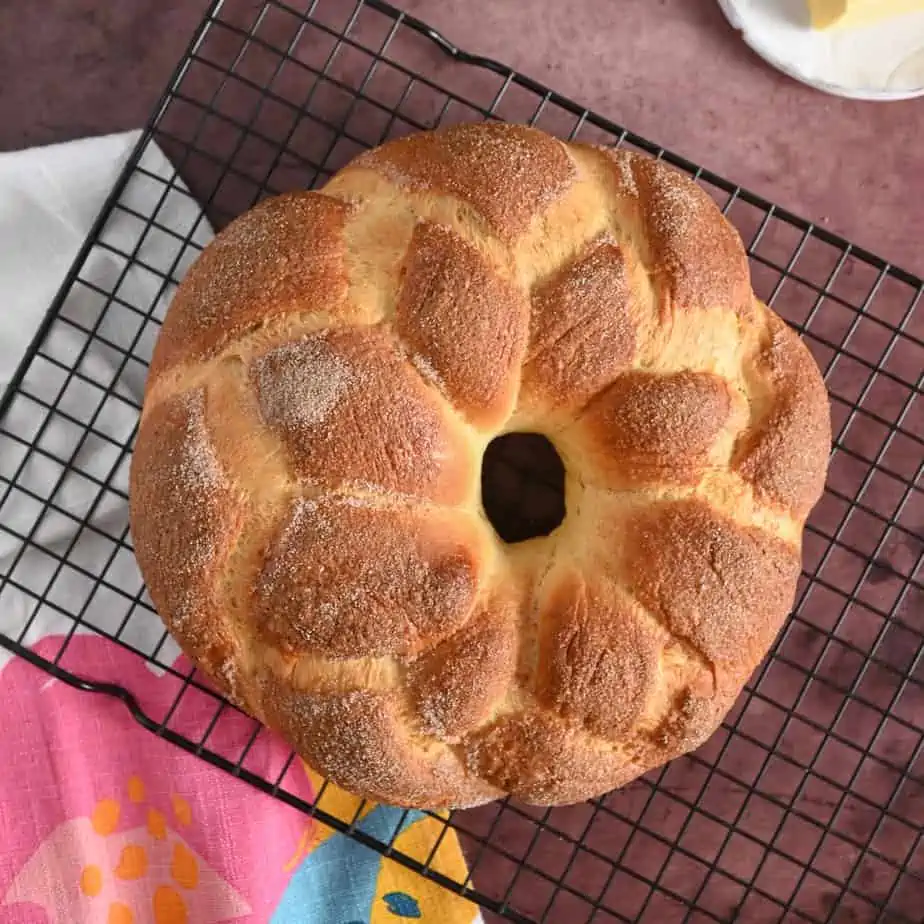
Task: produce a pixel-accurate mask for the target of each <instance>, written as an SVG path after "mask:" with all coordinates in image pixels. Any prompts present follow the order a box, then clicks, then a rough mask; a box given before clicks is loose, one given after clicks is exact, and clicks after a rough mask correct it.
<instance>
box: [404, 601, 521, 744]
mask: <svg viewBox="0 0 924 924" xmlns="http://www.w3.org/2000/svg"><path fill="white" fill-rule="evenodd" d="M507 610H508V615H507V616H505V615H504V614H503V613H498V611H497V607H496V606H492V607H490V608H489V609H488V610H487V611H486V612H484V613H483V614H481V615H480V616H479V617H475V618H473V619H472V620H471V622H469V624H468V625H466V626H464V627H463V629H462V630H461V631H460V632H457V633H456V634H455V635H453V636H452V637H451V638H449V639H447V640H446V641H445V642H443V643H442V644H440V645H438V646H437V647H436V648H434V649H433V650H432V651H431V652H430V653H429V654H428V655H426V656H425V657H423V658H421V659H420V660H419V661H417V662H416V663H415V664H414V666H413V668H412V669H411V672H410V675H409V678H408V679H409V683H410V686H411V689H412V690H413V693H414V698H415V701H416V704H417V712H418V714H419V715H420V718H421V723H422V725H423V728H424V730H425V731H426V732H427V733H428V734H431V735H434V736H436V737H437V738H439V739H441V740H443V741H458V739H459V738H460V737H461V736H462V735H464V734H466V733H467V732H468V731H470V730H472V729H474V728H477V727H478V726H479V725H482V724H483V723H484V722H485V721H487V720H488V718H490V716H491V713H492V711H493V710H494V708H495V706H496V704H497V702H498V701H499V700H500V699H501V698H502V697H503V695H504V693H505V691H506V690H507V689H508V687H509V686H510V682H511V680H512V678H513V674H514V671H515V670H516V653H517V643H516V634H515V627H514V623H513V613H512V612H510V608H509V607H507Z"/></svg>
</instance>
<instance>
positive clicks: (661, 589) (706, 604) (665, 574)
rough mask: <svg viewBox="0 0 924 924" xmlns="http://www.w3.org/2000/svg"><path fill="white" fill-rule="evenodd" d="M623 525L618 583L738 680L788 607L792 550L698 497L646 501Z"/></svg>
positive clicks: (793, 576) (796, 560)
mask: <svg viewBox="0 0 924 924" xmlns="http://www.w3.org/2000/svg"><path fill="white" fill-rule="evenodd" d="M628 528H629V529H630V530H631V534H632V536H633V541H632V542H631V543H626V545H625V546H624V548H623V562H622V568H623V577H624V580H625V586H626V587H627V588H628V589H629V590H630V591H631V592H632V593H633V594H634V595H635V597H636V599H638V601H639V602H640V603H641V604H642V606H644V607H645V608H646V609H647V610H648V611H649V612H650V613H652V614H653V615H654V616H656V617H657V618H658V619H660V620H661V622H662V623H663V624H664V625H665V626H667V627H668V629H669V630H670V631H671V633H672V634H673V635H674V636H675V637H677V638H680V639H683V640H685V641H687V642H689V643H690V644H691V645H692V646H693V647H694V648H695V649H696V650H697V651H699V652H700V653H701V654H702V655H703V657H705V658H706V659H707V660H708V661H709V662H710V663H711V664H712V665H713V668H714V670H715V671H716V674H717V675H718V677H719V679H721V676H722V675H725V674H728V675H732V676H733V677H734V678H735V680H736V681H737V682H738V683H739V684H740V683H743V682H744V680H746V679H747V675H748V674H750V672H751V670H753V669H754V667H756V666H757V664H758V663H759V661H760V659H761V658H762V657H763V656H764V654H765V653H766V651H767V649H768V648H769V646H770V643H771V642H772V641H773V638H774V636H775V635H776V633H777V632H778V631H779V630H780V627H781V626H782V624H783V620H784V619H785V618H786V616H787V614H788V609H789V606H790V605H791V603H792V600H793V597H794V595H795V589H796V580H797V578H798V576H799V570H800V556H799V554H798V551H797V550H796V549H793V548H792V547H791V546H789V545H787V544H786V543H783V542H781V541H779V540H777V539H774V538H773V537H771V536H769V535H768V534H766V533H764V532H761V531H760V530H758V529H754V528H748V527H746V526H742V525H740V524H738V523H735V522H734V521H731V520H729V519H727V518H726V517H724V516H722V515H720V514H718V513H717V512H716V511H715V510H714V509H713V508H712V507H711V506H709V505H708V504H706V503H704V502H702V501H677V502H666V503H660V504H653V505H651V506H649V507H647V508H645V509H644V510H642V511H640V512H639V513H638V514H637V515H636V516H635V517H634V518H633V519H632V520H631V522H630V523H629V525H628ZM742 673H743V674H744V675H743V676H742Z"/></svg>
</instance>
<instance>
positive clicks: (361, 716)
mask: <svg viewBox="0 0 924 924" xmlns="http://www.w3.org/2000/svg"><path fill="white" fill-rule="evenodd" d="M263 714H264V718H265V720H266V722H267V723H268V724H269V725H271V726H272V727H273V728H275V729H276V730H277V731H279V732H280V733H281V734H282V735H284V736H285V737H286V738H287V739H288V740H289V741H291V742H292V744H293V745H294V747H295V748H296V750H298V752H299V754H301V756H302V757H303V758H304V759H305V760H306V761H307V762H308V763H309V764H310V765H311V766H312V767H314V768H315V769H316V770H317V771H319V772H320V773H322V774H323V775H324V776H327V777H329V778H330V779H332V780H336V781H337V783H338V784H339V785H341V786H343V787H344V788H346V789H348V790H349V791H351V792H355V793H362V794H364V795H365V796H367V797H369V798H372V799H378V800H380V801H386V802H393V803H398V804H401V805H426V806H430V807H432V808H443V807H450V806H457V805H478V804H480V803H483V802H488V801H490V800H491V799H495V798H497V796H498V795H500V793H499V792H498V790H497V789H495V788H494V787H492V786H490V785H489V784H488V783H486V782H484V781H483V780H481V779H478V778H477V777H474V776H472V775H471V774H469V773H468V772H466V769H465V767H464V766H463V765H462V764H461V762H460V761H459V759H458V757H457V756H456V754H455V752H454V751H452V750H451V749H449V748H448V747H446V746H445V745H439V744H434V745H430V746H429V747H428V748H424V747H422V746H421V745H420V744H419V743H418V742H417V741H416V740H414V739H413V738H412V736H411V735H410V733H409V731H408V726H407V722H406V720H405V718H404V716H403V715H402V714H401V711H400V709H399V708H398V704H397V701H396V699H395V697H394V696H390V695H388V694H380V693H370V692H367V691H356V692H351V693H340V694H337V693H334V694H320V693H310V692H309V693H297V692H294V691H293V690H292V689H291V688H290V687H288V686H287V685H285V684H280V683H272V684H271V685H269V686H267V688H266V689H265V690H264V694H263Z"/></svg>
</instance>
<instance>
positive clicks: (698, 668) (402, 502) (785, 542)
mask: <svg viewBox="0 0 924 924" xmlns="http://www.w3.org/2000/svg"><path fill="white" fill-rule="evenodd" d="M327 193H329V195H328V194H325V193H296V194H292V195H289V196H284V197H281V198H278V199H274V200H269V201H267V202H266V203H263V204H262V205H260V206H259V207H258V208H257V209H255V210H253V211H252V212H251V213H249V214H248V215H246V216H244V217H242V218H241V219H239V220H238V221H237V222H235V223H234V224H232V225H231V227H230V228H229V229H227V230H226V231H225V232H223V233H222V234H221V235H219V237H218V238H217V239H216V241H215V242H214V243H213V244H212V245H211V247H209V248H208V249H207V250H206V251H205V253H204V254H203V255H202V257H201V258H200V259H199V261H198V262H197V263H196V265H195V266H194V267H193V269H192V270H191V271H190V273H189V275H188V277H187V279H186V281H185V282H184V283H183V285H182V286H181V287H180V290H179V293H178V295H177V297H176V299H175V300H174V304H173V306H172V307H171V309H170V312H169V315H168V318H167V321H166V323H165V326H164V330H163V333H162V335H161V338H160V341H159V343H158V345H157V349H156V353H155V357H154V363H153V366H152V372H151V380H152V381H153V382H154V385H153V387H152V388H149V390H148V393H147V397H146V404H145V410H144V414H143V416H142V421H141V426H140V432H139V436H138V442H137V448H136V452H135V459H134V463H133V469H132V485H131V488H132V496H131V508H132V510H131V512H132V530H133V535H134V539H135V546H136V549H137V553H138V559H139V562H140V564H141V567H142V570H143V573H144V574H145V577H146V579H147V581H148V583H149V586H150V590H151V595H152V598H153V600H154V602H155V605H156V606H157V608H158V610H159V611H160V613H161V614H162V616H163V617H164V621H165V623H166V624H167V626H168V627H169V628H170V629H171V630H172V631H173V632H174V633H175V634H176V636H177V638H178V640H179V641H180V643H181V645H182V646H183V647H184V649H185V650H186V651H187V652H188V653H189V654H190V656H191V657H192V658H193V659H194V660H195V661H196V662H197V663H198V664H199V665H200V666H201V667H202V668H203V670H205V671H207V672H208V673H209V674H210V675H212V676H213V677H215V678H216V680H217V682H218V683H219V684H220V685H221V686H222V688H223V689H224V690H225V692H226V693H228V695H230V696H232V697H233V698H234V699H235V701H236V702H238V703H240V704H241V705H242V706H243V707H244V708H247V709H250V710H251V711H252V712H254V713H255V714H256V715H258V716H259V717H261V718H263V719H264V720H265V721H267V723H268V724H270V725H271V726H272V727H274V728H276V729H278V730H279V731H280V732H282V734H283V735H285V736H286V737H287V738H288V739H289V740H290V741H291V742H292V744H293V745H294V746H295V747H296V748H297V749H298V751H299V752H300V754H301V755H302V757H303V758H304V759H305V760H307V761H308V763H310V764H311V765H312V766H313V767H314V768H315V769H316V770H318V771H320V772H321V773H324V774H327V775H328V776H329V777H330V778H331V779H332V780H333V781H334V782H335V783H337V784H339V785H341V786H344V787H346V788H347V789H352V790H353V791H355V792H357V793H359V794H361V795H364V796H369V797H372V798H376V799H380V800H383V801H387V802H397V803H400V804H404V805H412V806H421V807H429V808H436V807H444V806H459V805H466V804H475V803H478V802H482V801H485V800H487V799H492V798H495V797H496V796H500V795H503V794H505V793H512V794H514V795H515V796H517V797H519V798H521V799H526V800H528V801H533V802H541V803H561V802H568V801H575V800H578V799H584V798H587V797H590V796H594V795H597V794H599V793H602V792H604V791H606V790H608V789H611V788H613V787H615V786H621V785H624V784H626V783H628V782H630V781H631V780H633V779H634V778H636V777H637V776H638V775H640V774H641V773H644V772H646V771H647V770H649V769H651V768H652V767H655V766H658V765H660V764H662V763H663V762H664V761H666V760H668V759H670V758H672V757H674V756H677V755H678V754H681V753H684V752H686V751H688V750H689V749H691V748H694V747H697V746H698V745H699V744H701V743H702V742H703V741H704V740H705V739H706V738H707V737H708V736H709V735H710V734H711V733H712V732H713V731H714V729H715V728H716V727H717V725H718V724H719V723H720V722H721V720H722V718H723V716H724V715H725V714H726V713H727V711H728V710H729V708H731V706H732V704H733V702H734V700H735V697H736V696H737V695H738V692H739V691H740V689H741V687H742V685H743V683H744V682H745V680H746V679H747V677H748V675H749V674H750V673H751V671H752V670H753V669H754V668H755V667H756V665H757V664H758V663H759V662H760V660H761V659H762V658H763V657H764V656H765V654H766V652H767V650H768V648H769V646H770V644H771V642H772V640H773V637H774V635H775V634H776V632H777V630H778V629H779V627H780V626H781V624H782V622H783V620H784V619H785V617H786V614H787V610H788V608H789V606H790V605H791V603H792V600H793V595H794V588H795V582H796V578H797V575H798V571H799V543H800V537H801V531H802V528H803V525H804V521H805V516H806V514H807V513H808V510H809V508H810V507H811V506H812V504H813V503H814V502H815V500H816V499H817V497H818V496H819V493H820V491H821V487H822V483H823V479H824V472H825V463H826V458H827V449H828V442H829V439H830V424H829V419H828V415H829V411H828V407H827V401H826V396H825V392H824V385H823V383H822V380H821V377H820V375H819V373H818V370H817V368H816V367H815V365H814V362H813V360H812V359H811V356H810V354H809V353H808V351H807V350H806V349H805V348H804V347H803V346H802V345H801V344H800V343H799V341H798V339H797V338H796V337H795V335H794V334H792V332H790V331H789V330H788V329H787V328H786V327H785V325H784V324H783V323H782V322H781V321H780V320H779V319H778V318H776V316H775V315H774V314H773V313H772V312H771V311H770V310H769V309H768V308H766V307H765V306H763V305H762V304H761V303H760V302H759V301H757V299H756V298H754V296H753V295H752V293H751V290H750V285H749V280H748V272H747V263H746V259H745V255H744V250H743V248H742V246H741V243H740V241H739V240H738V238H737V236H736V235H735V233H734V231H733V230H732V229H731V227H730V226H729V225H728V223H727V222H725V220H724V219H723V217H722V215H721V214H720V212H719V211H718V209H717V208H716V206H715V205H714V204H713V203H712V201H711V200H710V199H709V197H708V196H706V195H705V193H704V192H703V191H702V190H700V189H698V188H697V187H696V186H695V185H694V184H692V183H690V182H689V181H688V180H686V179H684V178H682V177H680V176H679V175H678V174H676V173H674V172H673V171H672V170H670V169H669V168H668V167H666V166H665V165H664V164H660V163H655V162H653V161H651V160H649V159H647V158H644V157H641V156H639V155H635V154H627V153H622V152H615V153H614V152H607V151H602V150H600V149H596V148H590V147H585V146H580V145H566V144H563V143H562V142H559V141H557V140H554V139H552V138H549V137H547V136H545V135H543V134H541V133H539V132H536V131H533V130H531V129H527V128H523V127H518V126H502V125H493V124H489V125H482V126H465V127H457V128H451V129H447V130H445V131H441V132H437V133H430V134H423V135H419V136H415V137H413V138H408V139H403V140H400V141H397V142H394V143H389V144H388V145H386V146H384V147H382V148H380V149H378V150H377V151H374V152H370V153H369V154H367V155H364V156H363V157H360V158H359V159H358V160H357V161H355V162H354V164H353V165H350V166H348V167H347V168H345V169H344V170H343V171H341V173H340V174H338V176H337V177H336V178H335V179H334V180H333V181H332V184H331V185H330V186H329V187H328V189H327ZM509 431H519V432H531V433H533V434H537V435H538V436H537V438H538V437H545V436H548V437H549V439H551V440H552V441H553V443H554V445H555V446H556V448H558V449H559V450H560V452H561V457H562V459H563V460H564V465H565V469H566V471H565V481H566V497H565V502H566V505H567V512H566V516H565V519H564V522H563V523H562V524H561V525H560V526H559V527H558V528H557V529H555V530H554V531H553V532H552V533H551V534H550V535H548V536H545V537H542V538H536V539H533V540H530V541H529V542H524V543H522V544H520V545H519V546H518V547H516V548H515V549H514V548H511V547H509V546H508V545H506V544H505V543H504V542H503V541H502V540H501V539H500V538H499V537H498V536H497V535H496V534H495V533H494V532H493V531H492V528H491V526H490V524H489V523H488V522H487V520H486V518H485V515H484V511H483V509H482V504H481V500H482V498H481V495H480V491H479V487H480V475H481V471H480V469H481V462H482V457H483V454H484V452H485V448H486V446H487V445H488V443H489V442H490V441H491V440H492V439H493V438H495V437H497V436H499V435H500V434H502V433H506V432H509ZM523 445H524V446H525V447H527V448H525V449H524V452H525V453H526V455H527V456H528V455H529V453H530V452H531V451H532V450H530V449H529V448H528V447H529V446H531V445H534V444H530V443H525V444H523ZM527 461H531V457H530V459H528V460H527Z"/></svg>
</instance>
